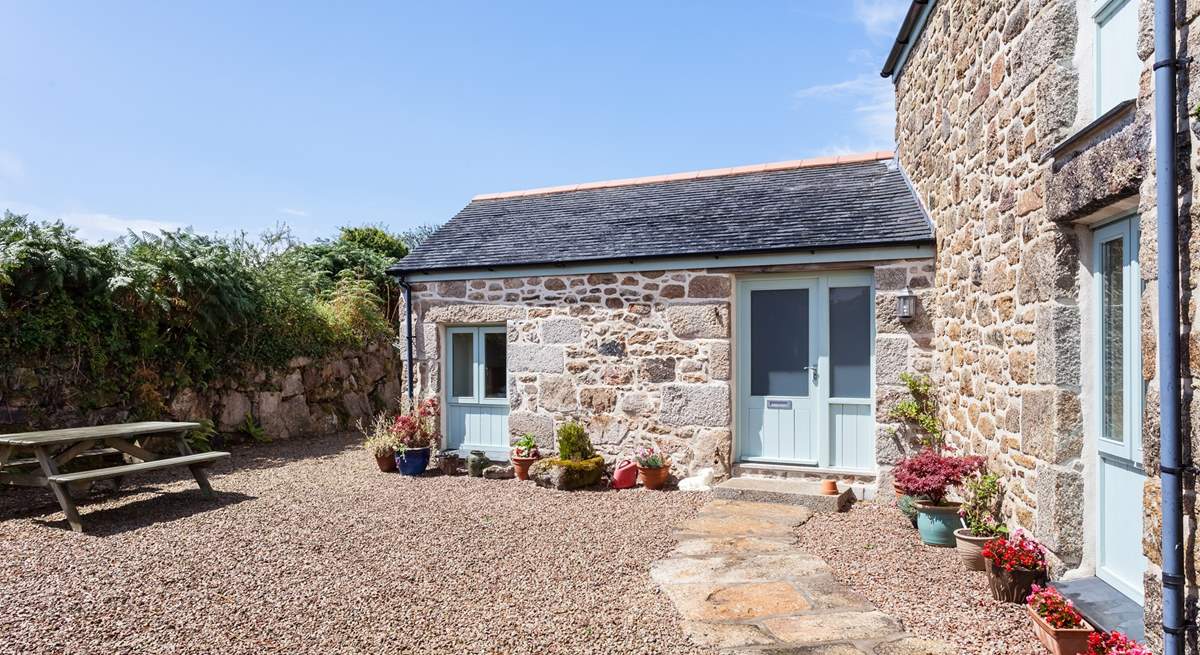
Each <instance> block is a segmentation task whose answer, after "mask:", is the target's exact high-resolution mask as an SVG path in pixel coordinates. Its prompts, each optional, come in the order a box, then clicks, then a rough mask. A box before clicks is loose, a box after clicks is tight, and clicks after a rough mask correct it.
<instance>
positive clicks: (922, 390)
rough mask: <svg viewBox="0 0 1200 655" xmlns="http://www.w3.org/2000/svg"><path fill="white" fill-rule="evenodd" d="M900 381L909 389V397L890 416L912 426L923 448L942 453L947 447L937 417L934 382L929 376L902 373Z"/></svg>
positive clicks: (893, 409) (898, 404) (894, 408)
mask: <svg viewBox="0 0 1200 655" xmlns="http://www.w3.org/2000/svg"><path fill="white" fill-rule="evenodd" d="M900 381H901V382H902V383H904V386H905V387H907V388H908V395H909V397H908V398H907V399H905V400H903V401H901V402H899V403H897V404H896V406H895V407H893V408H892V409H891V411H890V412H888V416H890V417H891V418H893V419H896V420H898V421H904V422H905V423H907V424H908V425H910V426H912V427H913V429H914V430H916V432H917V434H918V442H919V443H920V444H921V445H922V446H925V447H928V448H933V449H935V450H939V451H940V450H941V449H942V447H943V446H944V445H945V437H944V436H943V434H942V422H941V421H940V420H938V417H937V402H936V401H935V400H934V397H933V381H932V380H930V379H929V378H928V377H927V376H924V375H914V374H911V373H901V374H900Z"/></svg>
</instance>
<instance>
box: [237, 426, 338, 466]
mask: <svg viewBox="0 0 1200 655" xmlns="http://www.w3.org/2000/svg"><path fill="white" fill-rule="evenodd" d="M357 448H362V436H361V435H359V434H358V433H354V432H344V433H339V434H334V435H329V436H324V437H296V438H293V439H290V440H288V441H276V442H270V443H265V444H236V445H228V446H227V447H226V448H225V450H228V451H229V452H230V453H231V454H232V455H233V457H232V460H233V461H231V462H218V463H217V465H216V467H215V468H214V470H215V471H216V472H218V473H228V472H230V471H241V470H255V469H268V468H275V467H279V466H286V465H288V464H290V463H292V462H296V461H300V460H305V459H323V458H329V457H336V456H338V455H340V454H342V453H344V452H346V451H347V450H354V449H357Z"/></svg>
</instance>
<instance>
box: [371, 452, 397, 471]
mask: <svg viewBox="0 0 1200 655" xmlns="http://www.w3.org/2000/svg"><path fill="white" fill-rule="evenodd" d="M375 463H376V464H377V465H379V470H380V471H383V472H384V473H395V472H396V454H395V453H393V452H389V453H388V454H386V455H376V456H375Z"/></svg>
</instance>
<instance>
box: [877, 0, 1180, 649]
mask: <svg viewBox="0 0 1200 655" xmlns="http://www.w3.org/2000/svg"><path fill="white" fill-rule="evenodd" d="M1178 5H1179V6H1178V11H1179V13H1180V16H1181V17H1182V18H1183V20H1182V21H1181V24H1180V26H1181V30H1180V34H1181V37H1180V56H1187V55H1188V54H1189V52H1190V51H1194V50H1195V49H1196V47H1197V38H1198V37H1197V32H1196V30H1194V29H1193V28H1194V26H1195V21H1196V19H1197V15H1198V14H1200V4H1198V3H1195V2H1191V1H1188V2H1184V1H1182V0H1181V1H1180V2H1178ZM914 11H915V9H914ZM1113 17H1118V18H1119V20H1121V21H1124V22H1123V23H1120V24H1118V23H1117V22H1116V19H1114V18H1113ZM1108 21H1111V22H1108ZM916 25H917V27H916V29H914V30H912V31H911V34H910V38H908V39H907V41H908V42H909V43H908V44H901V43H899V41H901V40H903V39H898V43H897V46H896V49H895V50H894V51H893V55H896V54H899V58H898V59H897V58H896V57H892V58H890V59H889V62H888V64H887V67H885V70H884V73H885V75H891V76H892V78H893V80H894V82H895V90H896V107H897V115H898V118H897V130H896V135H897V143H898V152H897V157H898V160H899V162H900V165H901V167H902V169H903V170H904V171H905V172H906V173H907V174H908V175H909V177H910V179H911V180H912V182H913V185H914V187H915V188H916V190H917V193H918V195H919V197H920V198H921V200H922V202H923V203H924V205H925V207H926V209H927V211H928V212H929V214H930V216H931V218H932V220H933V222H934V228H935V238H936V240H937V248H936V251H937V255H936V268H937V273H936V276H935V283H934V289H933V295H934V297H935V300H934V304H933V306H932V312H933V332H934V336H933V341H932V347H933V355H932V360H933V364H932V370H933V379H934V381H935V383H936V384H937V386H938V389H939V400H940V403H941V407H942V410H941V411H942V419H943V421H944V423H945V425H946V428H947V429H948V433H949V435H950V436H951V439H952V440H953V441H954V442H956V443H957V444H959V445H961V446H963V447H965V448H966V449H968V450H970V451H971V452H974V453H980V454H985V455H987V456H988V457H989V460H990V462H991V464H992V466H993V467H994V468H995V469H996V470H998V471H1000V472H1002V473H1003V474H1004V475H1005V476H1006V479H1007V496H1008V497H1007V499H1006V501H1007V502H1006V511H1007V512H1008V514H1009V521H1010V524H1011V525H1012V526H1014V527H1023V528H1025V529H1028V530H1030V531H1031V532H1032V533H1033V534H1034V535H1035V536H1036V537H1037V538H1038V539H1039V540H1041V541H1042V542H1043V543H1044V544H1045V545H1046V546H1047V547H1048V548H1049V549H1050V550H1051V551H1052V556H1053V559H1054V563H1055V570H1056V572H1057V573H1059V574H1064V575H1065V576H1066V577H1067V578H1072V577H1080V576H1087V575H1091V574H1096V573H1097V572H1098V571H1100V570H1101V569H1102V567H1103V565H1104V563H1103V561H1102V559H1101V558H1102V557H1103V556H1102V554H1101V545H1100V543H1101V542H1102V541H1103V540H1104V539H1107V538H1108V537H1106V536H1105V534H1106V533H1105V529H1106V528H1105V522H1106V521H1109V522H1110V524H1111V522H1114V521H1116V520H1117V519H1118V518H1119V517H1115V516H1110V515H1106V513H1105V512H1106V510H1105V508H1104V503H1105V502H1107V501H1105V500H1104V499H1102V498H1101V496H1102V492H1103V489H1104V487H1103V484H1102V482H1101V478H1102V477H1103V475H1104V464H1103V463H1100V464H1098V462H1103V461H1104V460H1105V457H1106V455H1105V453H1106V452H1107V451H1106V450H1105V449H1106V448H1108V446H1107V445H1106V444H1107V442H1104V443H1101V441H1103V440H1102V439H1101V438H1100V436H1099V435H1101V434H1102V433H1103V434H1107V432H1105V431H1106V430H1108V429H1109V428H1108V427H1106V426H1105V425H1102V416H1105V414H1104V411H1106V409H1105V408H1106V405H1104V404H1103V403H1105V402H1108V401H1106V400H1105V399H1106V398H1107V397H1108V396H1106V395H1105V394H1106V393H1107V391H1106V390H1107V389H1110V388H1111V386H1112V385H1111V383H1112V382H1113V380H1117V381H1119V378H1115V377H1107V376H1109V375H1110V373H1109V371H1110V368H1112V367H1114V366H1115V365H1114V360H1112V359H1104V357H1105V356H1106V355H1105V353H1109V352H1110V350H1108V349H1106V344H1105V343H1104V339H1105V337H1104V336H1103V335H1104V334H1108V333H1106V332H1102V331H1101V330H1102V329H1103V325H1104V321H1106V320H1109V318H1108V315H1106V314H1103V312H1104V311H1105V309H1104V308H1105V307H1107V306H1108V305H1106V304H1105V303H1110V304H1111V302H1112V300H1111V299H1108V298H1109V297H1108V296H1103V297H1102V296H1101V295H1100V294H1103V293H1106V292H1105V291H1103V289H1107V288H1110V287H1105V286H1102V285H1104V284H1106V282H1105V281H1104V280H1102V279H1101V276H1102V274H1103V271H1104V270H1107V269H1104V268H1103V267H1104V264H1103V257H1105V256H1107V255H1102V254H1100V253H1101V251H1100V250H1099V246H1100V244H1102V243H1107V242H1105V241H1104V239H1105V238H1107V237H1105V234H1106V232H1105V230H1109V231H1111V230H1112V229H1113V228H1106V227H1104V226H1108V225H1112V224H1113V223H1114V222H1115V219H1119V218H1122V217H1128V218H1125V219H1124V221H1125V222H1126V223H1128V224H1129V226H1130V227H1129V228H1128V229H1129V230H1130V234H1131V235H1132V236H1131V237H1130V240H1131V241H1135V242H1136V244H1137V245H1136V254H1127V255H1126V257H1127V265H1126V269H1127V270H1130V271H1133V273H1132V275H1133V276H1134V278H1135V280H1134V282H1133V283H1132V284H1131V285H1130V286H1129V287H1128V288H1127V289H1126V297H1125V298H1124V301H1123V302H1124V305H1129V306H1134V307H1137V306H1138V305H1140V312H1138V316H1136V317H1133V318H1132V319H1129V320H1130V322H1131V323H1132V328H1131V329H1132V333H1133V335H1134V336H1133V338H1132V340H1133V343H1126V344H1125V346H1126V347H1125V348H1124V355H1121V354H1120V353H1118V354H1117V355H1115V357H1117V360H1115V361H1118V363H1119V358H1120V357H1121V356H1125V357H1128V358H1133V357H1136V356H1137V354H1138V353H1137V351H1138V350H1140V361H1134V362H1132V363H1131V365H1130V367H1131V368H1132V369H1134V370H1133V371H1132V372H1131V373H1130V375H1129V377H1130V378H1133V380H1131V381H1129V382H1128V384H1129V385H1130V386H1131V388H1133V389H1135V391H1134V392H1132V393H1133V395H1132V396H1127V397H1126V401H1125V405H1126V407H1125V408H1124V411H1126V412H1127V413H1132V415H1133V416H1132V419H1131V420H1132V421H1134V422H1135V423H1136V424H1138V425H1140V437H1138V436H1137V435H1136V432H1137V430H1131V431H1130V432H1131V433H1133V436H1135V438H1137V440H1138V441H1137V443H1134V444H1133V445H1132V448H1131V452H1132V453H1133V454H1132V457H1129V458H1127V459H1130V460H1131V463H1132V464H1133V468H1134V469H1137V468H1139V467H1141V468H1142V469H1143V470H1141V471H1140V472H1138V474H1139V475H1140V476H1141V479H1142V480H1143V483H1142V484H1141V485H1140V488H1139V489H1137V490H1136V491H1134V492H1133V493H1135V494H1138V495H1140V496H1141V498H1142V499H1143V502H1139V503H1137V507H1134V508H1129V507H1126V508H1124V509H1123V510H1122V512H1123V514H1124V516H1125V518H1126V519H1127V522H1126V524H1125V530H1127V531H1128V529H1129V526H1131V525H1135V524H1136V523H1137V520H1138V519H1141V521H1142V524H1143V526H1144V538H1143V539H1142V544H1141V545H1142V548H1141V554H1142V555H1144V557H1145V558H1146V560H1147V561H1146V564H1145V567H1144V576H1143V578H1142V580H1141V584H1136V585H1134V586H1135V587H1137V588H1136V589H1134V590H1133V592H1132V593H1131V595H1133V596H1135V597H1138V600H1139V602H1140V601H1142V600H1143V598H1144V603H1145V617H1146V621H1145V624H1146V628H1147V639H1148V640H1149V641H1150V642H1151V643H1152V644H1157V643H1158V640H1159V638H1160V635H1161V632H1158V630H1159V628H1158V626H1157V623H1158V621H1157V618H1158V616H1159V603H1160V595H1161V594H1160V591H1161V588H1160V583H1159V570H1158V563H1159V562H1160V555H1159V548H1160V546H1159V543H1158V538H1157V535H1158V529H1159V523H1160V516H1159V509H1158V500H1157V499H1158V491H1157V488H1158V487H1157V485H1158V479H1157V474H1158V468H1157V452H1158V412H1157V407H1158V398H1157V391H1158V371H1157V370H1156V350H1155V334H1156V329H1157V322H1156V316H1157V302H1156V297H1157V284H1156V282H1157V272H1156V265H1155V257H1156V239H1155V205H1154V203H1155V198H1154V194H1155V189H1154V179H1153V178H1154V152H1153V145H1152V142H1151V141H1152V139H1151V134H1152V127H1153V115H1152V113H1153V107H1152V105H1153V97H1152V71H1151V64H1152V56H1153V37H1152V32H1153V3H1152V2H1151V1H1150V0H1127V2H1125V3H1122V2H1119V0H1114V1H1113V2H1108V3H1102V2H1093V1H1092V0H990V1H979V0H940V1H939V2H936V3H933V4H931V5H930V8H929V9H928V10H927V11H926V12H925V16H924V17H923V18H922V19H921V21H920V22H918V23H917V24H916ZM1110 25H1112V26H1116V27H1121V29H1120V30H1117V29H1116V27H1112V28H1110V27H1109V26H1110ZM1122 26H1123V27H1122ZM1103 29H1110V32H1107V33H1104V34H1107V36H1106V37H1105V38H1106V39H1107V40H1106V41H1104V42H1103V43H1104V44H1106V45H1105V47H1107V48H1109V50H1107V51H1106V50H1102V48H1101V41H1100V35H1101V34H1102V32H1101V30H1103ZM1114 46H1120V48H1121V50H1120V52H1119V53H1118V54H1119V55H1120V56H1121V57H1123V58H1124V59H1123V60H1122V62H1121V63H1120V65H1116V64H1113V63H1112V60H1111V58H1110V59H1101V58H1102V57H1112V56H1116V55H1112V54H1111V53H1112V50H1113V48H1114ZM1197 66H1200V64H1197V63H1196V62H1191V63H1189V64H1188V66H1187V68H1186V69H1185V70H1184V71H1183V73H1182V74H1181V77H1180V79H1181V80H1182V81H1181V83H1180V95H1181V96H1184V95H1186V98H1182V97H1181V99H1180V100H1181V102H1180V104H1181V107H1182V108H1183V109H1184V111H1183V112H1182V113H1184V114H1185V115H1186V113H1187V112H1188V111H1189V110H1190V108H1193V107H1195V106H1196V105H1197V102H1198V101H1200V83H1198V82H1197V80H1200V75H1197V74H1196V72H1197ZM1113 89H1117V90H1123V92H1124V96H1120V97H1119V98H1118V99H1119V100H1122V101H1121V102H1114V101H1113V100H1111V98H1110V97H1109V96H1110V95H1111V94H1112V93H1113ZM1106 94H1108V95H1106ZM1198 133H1200V131H1198V130H1197V128H1196V124H1195V122H1194V121H1189V122H1188V125H1187V126H1186V132H1185V131H1184V126H1181V127H1180V139H1179V143H1180V149H1181V151H1182V152H1181V166H1180V183H1181V195H1182V196H1183V197H1184V198H1185V200H1184V202H1183V205H1182V207H1181V213H1180V216H1181V225H1180V242H1181V244H1182V246H1181V251H1183V252H1182V253H1181V254H1182V255H1183V256H1184V262H1185V263H1184V265H1183V266H1182V267H1181V269H1182V275H1183V279H1182V280H1181V288H1182V289H1183V293H1184V298H1183V305H1182V310H1181V315H1182V316H1183V322H1184V328H1185V330H1184V334H1185V336H1186V339H1187V343H1188V344H1189V347H1188V348H1185V351H1188V350H1189V348H1190V352H1188V354H1186V355H1185V363H1184V369H1185V370H1184V376H1185V383H1184V385H1183V386H1184V388H1185V390H1186V391H1185V397H1186V398H1188V399H1189V400H1186V401H1185V406H1184V411H1185V420H1184V423H1185V426H1186V425H1187V424H1188V420H1187V419H1186V416H1187V414H1188V412H1190V415H1191V417H1192V418H1191V421H1190V423H1191V429H1190V430H1187V432H1189V433H1191V434H1192V435H1194V434H1195V427H1196V426H1197V425H1198V424H1200V411H1198V409H1197V404H1196V401H1195V400H1191V398H1193V397H1194V395H1193V394H1192V393H1191V389H1192V383H1191V382H1189V381H1188V380H1190V379H1194V373H1193V371H1194V369H1195V367H1196V366H1197V362H1200V357H1197V355H1200V347H1198V346H1197V344H1198V343H1200V341H1198V340H1197V338H1196V336H1195V334H1194V332H1191V331H1190V330H1188V329H1187V328H1188V326H1190V325H1194V324H1195V321H1196V318H1197V316H1196V312H1197V304H1196V302H1195V301H1194V300H1193V298H1194V293H1193V290H1194V288H1195V286H1196V285H1197V283H1198V282H1200V269H1198V264H1197V262H1200V259H1197V258H1196V256H1195V255H1196V248H1197V246H1196V244H1197V243H1200V241H1198V240H1196V239H1193V238H1190V237H1191V235H1192V234H1194V233H1195V230H1196V227H1197V222H1198V217H1197V213H1196V212H1195V211H1193V209H1192V207H1191V203H1190V201H1188V200H1186V198H1187V197H1188V196H1189V195H1190V194H1194V193H1195V192H1196V188H1195V184H1196V180H1195V177H1194V176H1193V175H1192V171H1195V170H1197V160H1196V157H1195V152H1196V150H1195V147H1194V144H1195V142H1196V138H1197V134H1198ZM1182 162H1188V164H1187V165H1183V163H1182ZM1121 229H1125V228H1121ZM1104 252H1106V253H1107V252H1108V251H1104ZM1113 288H1115V287H1113ZM1118 306H1122V305H1120V303H1119V302H1118ZM1120 350H1121V349H1120V348H1116V349H1113V352H1118V351H1120ZM1142 394H1144V396H1143V395H1142ZM1130 397H1132V401H1131V400H1130ZM1137 403H1143V404H1144V409H1142V411H1137V410H1138V408H1137V407H1133V405H1135V404H1137ZM1185 429H1186V428H1185ZM1190 438H1194V436H1193V437H1190ZM1188 439H1189V437H1188V435H1187V434H1185V435H1184V440H1185V443H1187V440H1188ZM1185 450H1186V449H1185ZM1191 450H1192V452H1194V451H1195V448H1194V446H1193V447H1192V449H1191ZM1192 484H1193V485H1194V484H1195V483H1194V482H1193V483H1192ZM1139 492H1140V493H1139ZM1193 492H1194V487H1193ZM1189 506H1190V505H1189ZM1138 514H1142V516H1138ZM1191 524H1192V526H1193V527H1192V528H1190V529H1185V533H1188V532H1194V525H1195V523H1194V521H1192V522H1191ZM1189 549H1192V550H1193V555H1192V557H1193V558H1194V545H1191V544H1190V545H1189ZM1189 567H1190V565H1189Z"/></svg>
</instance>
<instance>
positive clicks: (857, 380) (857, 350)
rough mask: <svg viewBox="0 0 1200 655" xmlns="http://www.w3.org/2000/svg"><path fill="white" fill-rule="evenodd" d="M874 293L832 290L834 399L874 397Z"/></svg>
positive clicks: (831, 393)
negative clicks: (872, 381)
mask: <svg viewBox="0 0 1200 655" xmlns="http://www.w3.org/2000/svg"><path fill="white" fill-rule="evenodd" d="M870 300H871V289H870V287H832V288H830V289H829V364H830V366H829V372H830V377H831V379H832V382H833V388H832V390H831V391H830V395H831V396H833V397H834V398H870V397H871V307H870Z"/></svg>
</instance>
